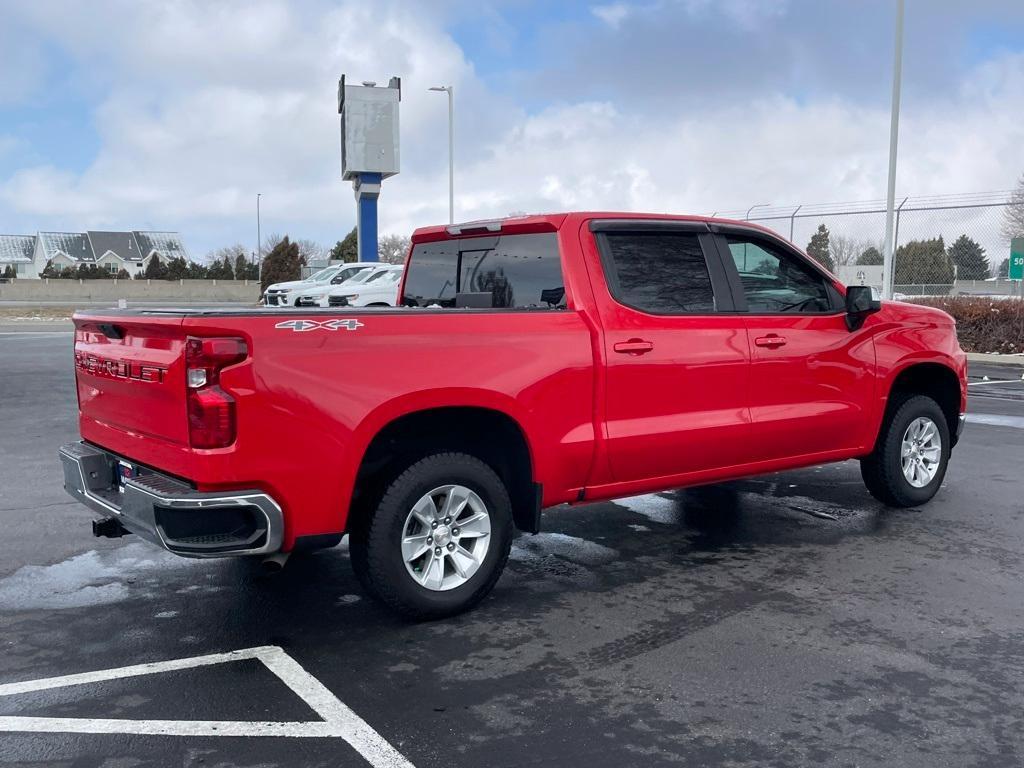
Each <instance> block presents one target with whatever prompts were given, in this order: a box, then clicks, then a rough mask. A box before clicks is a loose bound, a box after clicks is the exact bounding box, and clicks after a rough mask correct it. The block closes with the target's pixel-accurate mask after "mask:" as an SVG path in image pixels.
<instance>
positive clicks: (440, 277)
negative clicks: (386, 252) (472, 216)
mask: <svg viewBox="0 0 1024 768" xmlns="http://www.w3.org/2000/svg"><path fill="white" fill-rule="evenodd" d="M457 293H489V294H491V306H493V307H495V308H498V309H551V308H556V307H558V308H560V307H564V306H565V283H564V281H563V278H562V260H561V258H560V256H559V253H558V241H557V240H556V238H555V235H554V234H542V235H503V236H501V235H499V236H497V237H473V238H466V239H464V240H443V241H441V242H436V243H420V244H419V245H417V246H415V247H414V248H413V250H412V257H411V258H410V259H409V263H408V265H407V266H406V278H405V294H404V301H405V304H406V305H407V306H412V307H428V306H431V305H439V306H442V307H454V306H455V296H456V294H457ZM474 306H479V304H474Z"/></svg>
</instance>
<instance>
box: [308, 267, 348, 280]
mask: <svg viewBox="0 0 1024 768" xmlns="http://www.w3.org/2000/svg"><path fill="white" fill-rule="evenodd" d="M339 269H341V267H325V268H324V269H321V270H320V271H319V272H314V273H313V274H312V275H310V276H309V277H308V278H306V279H307V280H309V282H311V283H326V282H327V281H328V280H330V279H331V278H332V277H334V275H335V273H337V271H338V270H339Z"/></svg>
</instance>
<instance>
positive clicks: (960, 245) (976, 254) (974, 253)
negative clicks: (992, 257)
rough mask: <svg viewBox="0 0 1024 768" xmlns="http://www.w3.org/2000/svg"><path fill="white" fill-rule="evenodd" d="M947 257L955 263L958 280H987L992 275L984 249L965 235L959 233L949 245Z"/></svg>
mask: <svg viewBox="0 0 1024 768" xmlns="http://www.w3.org/2000/svg"><path fill="white" fill-rule="evenodd" d="M949 259H950V261H952V262H953V264H955V265H956V276H957V278H959V279H960V280H988V279H989V278H990V277H992V273H991V272H989V269H988V259H986V258H985V249H984V248H982V247H981V246H980V245H978V243H976V242H975V241H974V240H972V239H971V238H969V237H968V236H967V235H960V237H958V238H957V239H956V242H955V243H953V244H952V245H951V246H949Z"/></svg>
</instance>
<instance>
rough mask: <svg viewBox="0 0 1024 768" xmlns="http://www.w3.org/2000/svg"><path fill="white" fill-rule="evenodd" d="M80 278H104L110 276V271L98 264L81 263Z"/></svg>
mask: <svg viewBox="0 0 1024 768" xmlns="http://www.w3.org/2000/svg"><path fill="white" fill-rule="evenodd" d="M77 277H78V279H79V280H103V279H106V278H109V277H110V273H109V272H108V271H107V270H105V269H102V268H101V267H99V266H98V265H96V264H80V265H79V267H78V275H77Z"/></svg>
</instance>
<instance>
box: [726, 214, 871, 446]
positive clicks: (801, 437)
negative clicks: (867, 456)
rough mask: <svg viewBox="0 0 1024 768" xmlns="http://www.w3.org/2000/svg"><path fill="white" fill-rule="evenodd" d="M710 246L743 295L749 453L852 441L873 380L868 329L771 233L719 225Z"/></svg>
mask: <svg viewBox="0 0 1024 768" xmlns="http://www.w3.org/2000/svg"><path fill="white" fill-rule="evenodd" d="M719 250H720V252H722V253H723V256H724V257H725V258H724V261H725V262H726V263H725V267H726V269H727V271H728V272H729V274H730V278H731V279H732V280H733V284H734V285H735V286H738V288H739V289H740V291H741V293H742V300H745V302H746V308H747V313H746V328H747V336H748V340H749V344H750V352H751V369H750V414H751V417H752V418H753V430H752V439H753V440H754V443H755V444H756V445H757V446H758V451H759V456H758V459H790V458H792V459H797V458H798V457H801V456H807V455H809V454H821V453H827V452H832V451H845V452H848V451H850V450H851V449H855V448H857V447H860V446H862V445H863V444H864V442H865V439H866V437H865V430H866V427H867V423H868V419H866V418H865V417H866V411H867V409H868V407H869V404H870V403H871V398H872V395H873V387H874V365H875V352H874V343H873V341H872V338H871V335H870V333H869V332H868V331H863V330H862V331H857V332H853V333H851V332H850V331H849V330H848V329H847V327H846V319H845V311H844V310H843V305H842V300H841V297H840V295H839V291H838V290H837V289H836V288H835V286H834V285H833V284H832V281H831V280H830V279H829V278H827V277H826V276H825V275H824V274H823V273H822V272H821V271H819V270H818V269H816V268H815V267H814V266H812V265H811V264H810V263H808V262H807V261H806V260H805V259H804V257H802V256H801V255H799V254H797V253H795V252H794V251H792V250H790V249H789V248H787V247H786V246H784V245H783V244H782V243H779V242H775V241H774V239H773V238H770V237H768V236H765V235H759V234H751V233H749V232H743V231H742V230H734V231H733V232H731V233H730V232H728V231H725V232H722V234H721V236H720V239H719Z"/></svg>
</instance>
